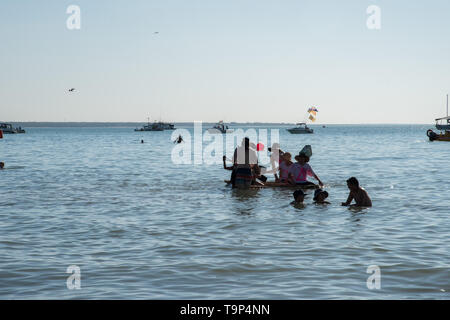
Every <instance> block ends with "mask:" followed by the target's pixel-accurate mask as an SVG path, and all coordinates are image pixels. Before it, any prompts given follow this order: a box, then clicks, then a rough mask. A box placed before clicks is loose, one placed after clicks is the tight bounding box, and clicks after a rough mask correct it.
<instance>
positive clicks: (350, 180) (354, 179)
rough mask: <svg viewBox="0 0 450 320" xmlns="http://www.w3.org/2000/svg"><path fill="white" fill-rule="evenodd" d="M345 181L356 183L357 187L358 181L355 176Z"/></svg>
mask: <svg viewBox="0 0 450 320" xmlns="http://www.w3.org/2000/svg"><path fill="white" fill-rule="evenodd" d="M347 183H348V184H352V185H356V186H357V187H359V181H358V179H356V178H355V177H351V178H350V179H348V180H347Z"/></svg>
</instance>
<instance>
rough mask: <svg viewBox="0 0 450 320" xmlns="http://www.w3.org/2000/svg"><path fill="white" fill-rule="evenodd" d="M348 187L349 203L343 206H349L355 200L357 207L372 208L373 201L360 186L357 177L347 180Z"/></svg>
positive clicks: (344, 203) (346, 202)
mask: <svg viewBox="0 0 450 320" xmlns="http://www.w3.org/2000/svg"><path fill="white" fill-rule="evenodd" d="M347 187H348V189H349V190H350V193H349V195H348V198H347V201H345V202H342V205H343V206H349V205H350V203H352V201H353V200H355V204H354V205H352V206H355V207H371V206H372V200H371V199H370V197H369V195H368V194H367V191H366V190H364V189H363V188H361V187H360V186H359V181H358V179H356V178H355V177H351V178H350V179H348V180H347Z"/></svg>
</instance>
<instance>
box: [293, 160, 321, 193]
mask: <svg viewBox="0 0 450 320" xmlns="http://www.w3.org/2000/svg"><path fill="white" fill-rule="evenodd" d="M295 160H296V161H297V162H296V163H294V164H293V165H292V166H291V167H290V168H289V172H288V180H289V182H290V183H291V184H296V185H312V184H314V183H312V182H310V181H308V180H307V178H308V176H311V177H313V178H314V179H316V180H317V181H318V182H319V186H321V187H322V186H323V183H322V181H321V180H320V179H319V177H318V176H317V175H316V174H315V173H314V171H313V169H312V168H311V166H310V165H309V164H308V162H309V157H308V156H306V155H305V154H303V153H300V154H299V155H298V156H295Z"/></svg>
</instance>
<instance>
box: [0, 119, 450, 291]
mask: <svg viewBox="0 0 450 320" xmlns="http://www.w3.org/2000/svg"><path fill="white" fill-rule="evenodd" d="M430 127H431V126H425V125H397V126H392V125H369V126H362V125H360V126H356V125H355V126H342V125H329V126H327V127H326V128H322V127H321V126H316V127H314V128H315V130H316V132H315V134H313V135H291V134H289V133H288V132H286V130H285V128H286V127H285V126H278V127H277V126H271V127H269V128H267V129H277V128H280V130H279V138H280V143H281V146H282V149H283V150H285V151H289V152H291V153H292V154H294V153H297V152H298V151H299V150H300V149H301V148H302V147H303V146H304V145H305V144H310V145H311V146H312V149H313V157H312V158H311V161H310V164H311V166H312V167H313V169H314V170H315V171H316V173H317V174H318V175H319V177H320V178H321V179H322V180H323V181H324V183H325V185H326V190H327V191H328V192H329V194H330V196H329V198H328V200H329V201H330V202H331V203H332V204H331V205H328V206H317V205H314V204H312V196H311V194H309V196H308V197H307V198H306V200H305V203H306V205H305V207H303V208H296V207H294V206H292V205H291V204H290V202H291V201H292V190H283V189H261V190H248V191H245V190H232V189H231V188H230V187H228V186H226V185H225V183H224V179H228V178H229V174H230V172H229V171H225V170H223V168H222V167H221V165H214V164H213V165H206V164H201V165H193V164H190V165H189V164H184V165H180V164H178V165H177V164H174V163H173V161H172V158H171V152H172V149H173V148H174V144H173V143H172V141H171V134H172V132H171V131H164V132H134V131H133V128H131V127H123V128H101V127H100V128H99V127H96V128H87V127H86V128H68V127H60V128H28V131H27V133H26V134H24V135H5V136H4V139H2V140H0V161H4V162H5V163H6V169H4V170H2V171H0V181H1V182H0V298H1V299H449V298H450V295H449V292H450V242H449V240H450V219H449V211H450V210H449V207H450V166H449V159H450V143H446V142H432V143H431V142H429V141H428V139H427V137H426V135H425V131H426V130H427V129H428V128H430ZM186 128H187V129H188V130H191V131H192V127H186ZM263 128H266V127H264V126H259V127H256V128H255V129H257V130H259V129H263ZM246 129H248V128H246ZM141 139H144V141H145V143H144V144H141V143H140V140H141ZM186 143H187V142H186ZM350 176H356V177H357V178H358V179H359V180H360V183H361V185H362V186H363V187H364V188H365V189H366V190H367V192H368V193H369V195H370V196H371V198H372V201H373V208H369V209H360V210H355V209H350V208H346V207H341V206H340V203H341V202H343V201H345V200H346V198H347V194H348V189H347V187H346V183H345V180H346V179H347V178H349V177H350ZM72 265H76V266H78V267H79V268H80V289H74V290H70V289H68V287H67V279H68V277H69V276H70V275H71V274H70V273H67V272H66V271H67V268H68V267H69V266H72ZM373 265H375V266H378V267H379V275H380V278H379V279H380V289H372V290H370V289H369V288H368V286H367V280H368V278H369V277H370V276H371V275H372V274H371V273H367V268H368V267H369V266H373ZM69 282H70V281H69Z"/></svg>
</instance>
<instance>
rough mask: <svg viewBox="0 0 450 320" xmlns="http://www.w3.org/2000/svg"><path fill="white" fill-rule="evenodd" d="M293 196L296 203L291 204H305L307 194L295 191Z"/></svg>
mask: <svg viewBox="0 0 450 320" xmlns="http://www.w3.org/2000/svg"><path fill="white" fill-rule="evenodd" d="M292 195H293V196H294V201H292V202H291V204H294V205H295V204H303V200H305V193H304V192H303V191H302V190H295V191H294V193H293V194H292Z"/></svg>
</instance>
